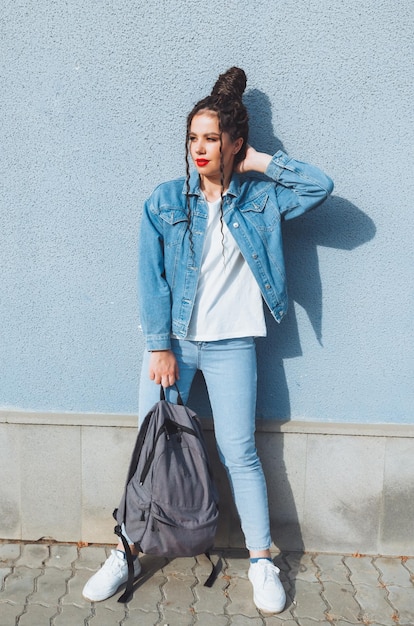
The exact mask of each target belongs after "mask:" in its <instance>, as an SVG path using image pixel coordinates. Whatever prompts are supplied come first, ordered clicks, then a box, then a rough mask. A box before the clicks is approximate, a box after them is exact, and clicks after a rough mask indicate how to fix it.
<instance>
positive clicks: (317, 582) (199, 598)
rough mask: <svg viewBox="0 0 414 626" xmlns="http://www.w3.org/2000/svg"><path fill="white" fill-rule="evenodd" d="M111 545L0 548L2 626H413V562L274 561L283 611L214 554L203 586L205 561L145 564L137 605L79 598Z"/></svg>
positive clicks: (146, 560) (242, 556)
mask: <svg viewBox="0 0 414 626" xmlns="http://www.w3.org/2000/svg"><path fill="white" fill-rule="evenodd" d="M110 549H111V546H96V545H89V546H83V547H80V546H76V545H68V544H57V543H31V544H30V543H17V542H4V541H3V542H1V541H0V626H89V625H91V626H115V625H119V626H122V625H123V624H127V625H129V624H130V625H131V626H132V625H134V624H136V625H137V626H193V625H195V624H199V625H200V626H263V625H264V626H277V625H281V626H318V625H320V624H325V625H327V626H328V625H331V626H332V625H336V626H349V625H350V624H364V625H371V626H396V625H399V626H414V558H405V557H399V558H397V557H396V558H389V557H387V558H385V557H372V556H360V555H354V556H350V555H340V554H309V553H306V554H299V553H294V552H290V553H283V554H275V555H274V561H275V563H276V564H277V565H278V567H280V569H281V579H282V581H283V583H284V585H285V588H286V590H287V593H288V603H287V606H286V609H285V610H284V612H283V613H280V614H278V615H271V616H269V615H265V614H262V613H261V612H259V611H258V610H257V609H256V608H255V607H254V605H253V603H252V592H251V586H250V583H249V581H248V578H247V567H248V560H247V558H246V553H242V552H240V551H239V552H236V551H223V552H217V553H215V554H214V555H213V559H215V560H218V559H219V558H220V559H221V564H222V569H221V574H220V575H219V578H218V580H217V581H216V582H215V584H214V586H213V587H212V588H210V589H209V588H207V587H204V586H203V582H204V580H205V579H206V578H207V576H208V574H209V566H208V561H207V559H206V558H205V557H204V556H201V557H197V558H186V559H174V560H173V561H171V562H168V561H167V560H165V559H159V558H154V557H148V556H144V557H143V558H142V573H141V576H140V578H139V579H138V580H137V581H136V585H135V593H134V597H133V598H132V600H131V601H130V602H129V603H128V604H126V605H124V604H120V603H119V602H117V598H118V597H119V595H120V594H117V595H116V596H115V597H113V598H110V599H109V600H107V601H105V602H99V603H91V602H87V601H86V600H84V599H83V598H82V588H83V585H84V584H85V582H86V581H87V579H88V578H89V577H90V576H91V573H92V572H94V571H95V570H96V569H98V567H99V566H100V564H101V563H102V562H103V561H104V560H105V559H106V557H107V556H108V555H109V554H110Z"/></svg>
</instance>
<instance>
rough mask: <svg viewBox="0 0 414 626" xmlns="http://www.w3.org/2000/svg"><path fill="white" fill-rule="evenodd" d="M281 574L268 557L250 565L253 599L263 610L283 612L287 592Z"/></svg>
mask: <svg viewBox="0 0 414 626" xmlns="http://www.w3.org/2000/svg"><path fill="white" fill-rule="evenodd" d="M279 574H280V569H279V568H278V567H276V565H273V563H272V562H271V561H268V560H266V559H260V560H259V561H257V562H256V563H251V565H250V568H249V573H248V576H249V580H250V582H251V583H252V585H253V601H254V603H255V605H256V606H257V608H258V609H260V610H261V611H265V612H266V613H281V612H282V611H283V609H284V608H285V604H286V594H285V590H284V589H283V585H282V583H281V582H280V578H279Z"/></svg>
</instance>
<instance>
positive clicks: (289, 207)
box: [265, 150, 334, 220]
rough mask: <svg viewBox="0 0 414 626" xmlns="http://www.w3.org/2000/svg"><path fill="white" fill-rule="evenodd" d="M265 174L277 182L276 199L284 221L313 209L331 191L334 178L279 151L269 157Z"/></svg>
mask: <svg viewBox="0 0 414 626" xmlns="http://www.w3.org/2000/svg"><path fill="white" fill-rule="evenodd" d="M265 173H266V176H268V177H269V178H271V179H272V180H274V181H275V182H277V183H278V185H277V188H276V193H277V199H278V203H279V209H280V214H281V216H282V219H285V220H288V219H292V218H294V217H298V216H299V215H302V213H306V211H309V210H310V209H314V208H315V207H317V206H318V205H319V204H321V203H322V202H323V201H324V200H326V198H327V197H328V196H329V195H330V194H331V193H332V191H333V186H334V185H333V181H332V180H331V179H330V178H329V176H327V175H326V174H324V173H323V172H322V170H320V169H319V168H317V167H315V166H314V165H309V164H308V163H301V162H300V161H296V160H295V159H291V158H290V157H288V155H287V154H285V153H284V152H282V151H281V150H279V152H276V154H275V155H274V156H273V157H272V160H271V161H270V163H269V165H268V167H267V170H266V172H265Z"/></svg>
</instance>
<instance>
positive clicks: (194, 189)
mask: <svg viewBox="0 0 414 626" xmlns="http://www.w3.org/2000/svg"><path fill="white" fill-rule="evenodd" d="M189 188H190V192H189V194H190V195H191V196H198V197H203V196H204V194H203V192H202V190H201V187H200V176H199V174H198V172H196V171H193V172H191V174H190V181H189ZM240 189H241V179H240V176H239V174H236V173H234V174H233V175H232V177H231V181H230V185H229V188H228V189H227V191H226V194H227V195H228V196H234V197H235V198H237V196H239V195H240ZM183 194H184V195H186V194H187V182H184V185H183Z"/></svg>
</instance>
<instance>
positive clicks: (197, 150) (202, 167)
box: [189, 111, 243, 182]
mask: <svg viewBox="0 0 414 626" xmlns="http://www.w3.org/2000/svg"><path fill="white" fill-rule="evenodd" d="M189 143H190V155H191V158H192V159H193V161H194V164H195V166H196V168H197V170H198V172H199V174H200V176H202V177H203V176H205V177H206V178H208V179H211V180H215V181H217V182H220V181H221V171H220V166H221V154H220V130H219V123H218V117H217V115H216V113H214V112H213V111H202V112H201V113H197V115H195V116H194V117H193V119H192V122H191V126H190V132H189ZM242 144H243V139H242V138H239V139H236V141H234V142H233V141H231V139H230V135H229V134H228V133H222V134H221V153H222V156H223V165H224V176H225V180H226V181H228V179H229V178H230V176H231V173H232V171H233V162H234V156H235V155H236V154H237V152H238V151H239V150H240V148H241V146H242Z"/></svg>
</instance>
